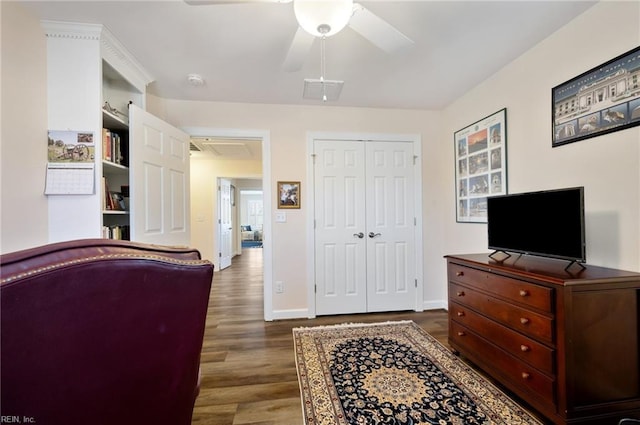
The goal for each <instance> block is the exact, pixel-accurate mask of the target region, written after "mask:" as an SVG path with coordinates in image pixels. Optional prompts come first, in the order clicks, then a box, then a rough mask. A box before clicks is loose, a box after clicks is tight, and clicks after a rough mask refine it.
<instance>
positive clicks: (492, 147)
mask: <svg viewBox="0 0 640 425" xmlns="http://www.w3.org/2000/svg"><path fill="white" fill-rule="evenodd" d="M453 138H454V144H455V170H456V171H455V178H456V183H455V186H456V197H455V198H456V221H457V222H459V223H486V222H487V197H489V196H493V195H504V194H506V193H507V109H506V108H503V109H501V110H499V111H497V112H495V113H493V114H491V115H489V116H487V117H485V118H482V119H481V120H479V121H476V122H475V123H473V124H471V125H468V126H467V127H464V128H462V129H460V130H458V131H456V132H455V133H454V136H453Z"/></svg>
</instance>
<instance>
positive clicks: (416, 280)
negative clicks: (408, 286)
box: [414, 279, 418, 288]
mask: <svg viewBox="0 0 640 425" xmlns="http://www.w3.org/2000/svg"><path fill="white" fill-rule="evenodd" d="M414 282H415V283H416V288H417V287H418V279H415V280H414Z"/></svg>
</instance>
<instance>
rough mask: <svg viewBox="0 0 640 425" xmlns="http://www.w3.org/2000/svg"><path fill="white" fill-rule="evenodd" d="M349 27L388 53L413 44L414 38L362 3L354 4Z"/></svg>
mask: <svg viewBox="0 0 640 425" xmlns="http://www.w3.org/2000/svg"><path fill="white" fill-rule="evenodd" d="M349 27H351V29H353V30H354V31H355V32H357V33H358V34H360V35H361V36H363V37H364V38H366V39H367V40H369V41H370V42H371V43H373V44H374V45H375V46H377V47H379V48H380V49H382V50H384V51H385V52H387V53H394V52H396V51H398V50H401V49H404V48H406V47H409V46H412V45H413V40H411V39H410V38H409V37H407V36H406V35H404V34H403V33H401V32H400V31H398V30H397V29H396V28H394V27H393V26H392V25H391V24H389V23H388V22H387V21H385V20H383V19H381V18H379V17H378V16H377V15H375V14H374V13H373V12H371V11H369V10H368V9H366V8H365V7H364V6H362V5H360V4H356V3H354V4H353V16H352V17H351V20H350V21H349Z"/></svg>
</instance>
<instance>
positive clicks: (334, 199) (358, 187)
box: [314, 140, 416, 315]
mask: <svg viewBox="0 0 640 425" xmlns="http://www.w3.org/2000/svg"><path fill="white" fill-rule="evenodd" d="M314 150H315V155H316V157H315V164H314V181H315V184H314V196H315V236H314V237H315V271H316V276H315V281H316V297H315V298H316V314H318V315H324V314H345V313H361V312H372V311H394V310H407V309H412V308H415V297H416V288H415V281H416V264H415V260H414V257H413V255H414V253H415V218H414V217H415V215H414V214H415V212H414V211H415V206H414V201H413V199H414V186H413V185H414V177H413V176H414V174H413V172H414V170H413V167H414V164H413V144H412V143H410V142H407V143H403V142H364V141H324V140H322V141H320V140H316V141H315V144H314Z"/></svg>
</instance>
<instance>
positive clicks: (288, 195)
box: [277, 182, 300, 208]
mask: <svg viewBox="0 0 640 425" xmlns="http://www.w3.org/2000/svg"><path fill="white" fill-rule="evenodd" d="M277 202H278V208H300V182H278V201H277Z"/></svg>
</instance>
